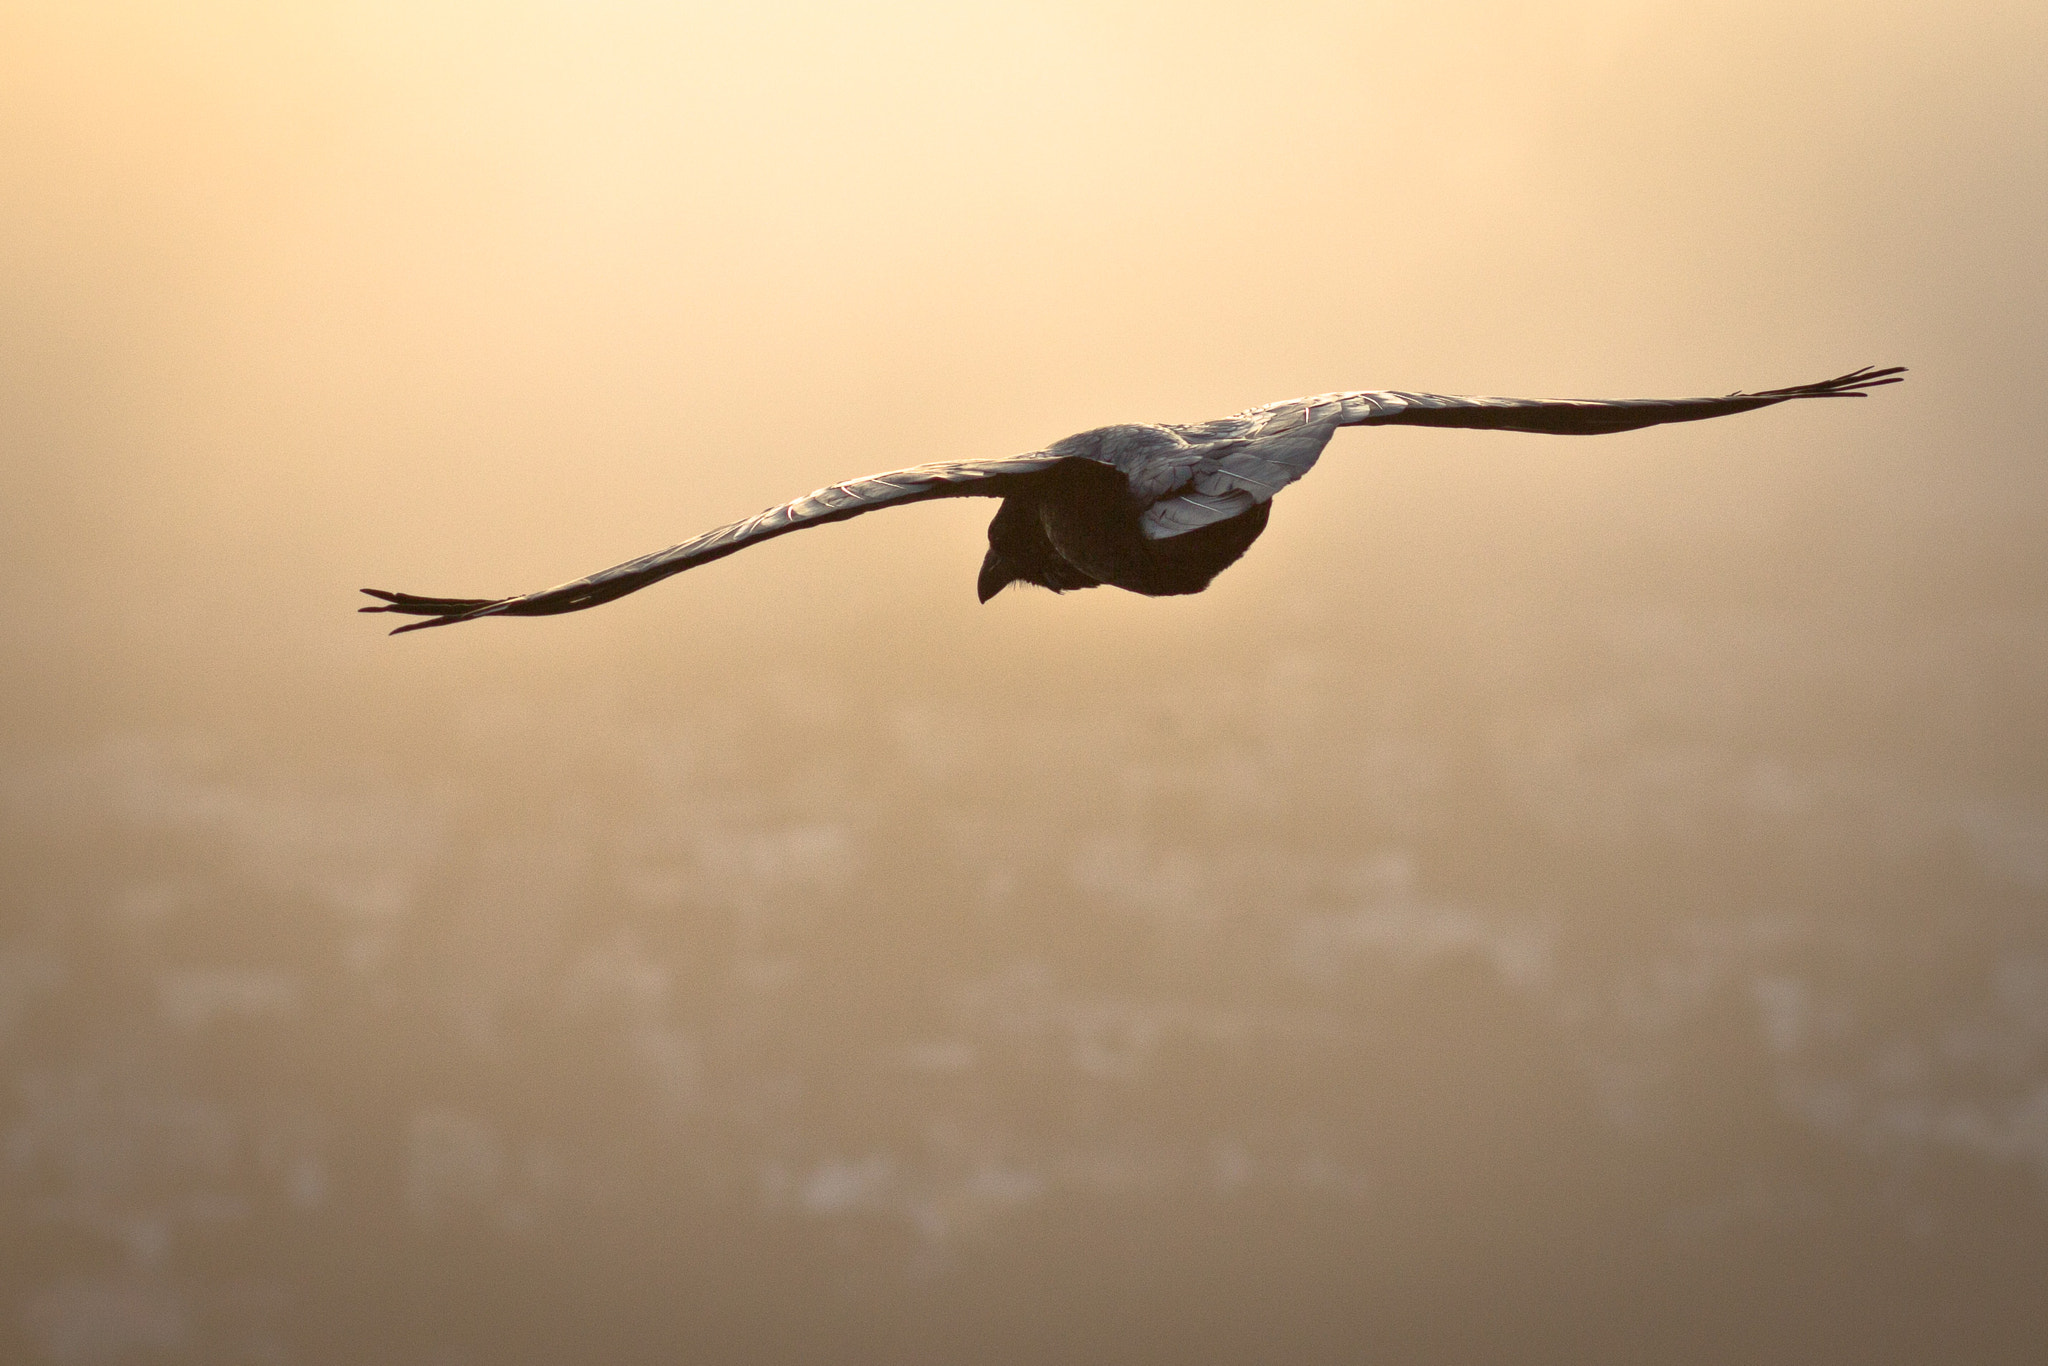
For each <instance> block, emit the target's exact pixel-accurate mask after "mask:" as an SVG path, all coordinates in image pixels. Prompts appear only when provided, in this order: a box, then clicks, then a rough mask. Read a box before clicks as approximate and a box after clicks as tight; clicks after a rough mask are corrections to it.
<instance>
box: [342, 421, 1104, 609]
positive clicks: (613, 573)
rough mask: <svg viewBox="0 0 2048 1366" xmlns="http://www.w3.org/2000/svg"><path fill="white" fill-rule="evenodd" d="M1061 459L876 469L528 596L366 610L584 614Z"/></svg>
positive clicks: (986, 487)
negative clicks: (771, 543) (756, 551)
mask: <svg viewBox="0 0 2048 1366" xmlns="http://www.w3.org/2000/svg"><path fill="white" fill-rule="evenodd" d="M1062 458H1063V457H1061V456H1057V455H1052V454H1049V453H1047V452H1044V451H1034V452H1032V453H1031V454H1029V455H1016V456H1010V457H1008V458H1006V459H1001V460H967V461H959V462H953V463H946V464H936V465H915V466H912V467H911V468H909V469H907V470H892V471H890V472H889V473H887V474H871V475H869V476H868V477H866V478H865V479H851V480H848V481H847V482H846V483H843V484H833V485H831V486H830V487H828V488H822V489H819V490H817V491H816V492H814V493H807V494H805V495H804V496H803V497H801V498H799V499H797V500H796V501H794V502H790V503H784V504H783V505H782V506H781V507H776V508H769V509H768V510H767V511H766V512H763V513H760V514H759V515H757V516H754V517H749V518H747V519H746V520H745V521H743V522H734V523H732V524H731V525H729V526H722V527H719V528H718V529H717V530H715V531H707V532H705V533H704V534H703V535H701V536H697V537H694V538H692V539H690V540H687V541H684V542H683V543H682V544H681V545H674V546H670V547H669V548H668V549H667V550H658V551H656V552H655V553H653V554H652V555H642V556H641V557H640V558H639V559H637V560H628V561H626V562H625V563H624V564H620V565H614V566H612V567H611V568H610V569H606V570H601V571H600V572H598V573H595V574H592V575H590V576H589V577H588V578H582V579H577V580H575V581H574V582H573V583H565V584H561V585H559V586H558V587H554V588H549V589H545V590H543V591H541V592H538V593H527V594H524V595H523V596H520V597H515V598H427V597H420V596H418V595H417V594H413V593H390V592H386V591H385V590H383V589H381V588H365V589H364V590H363V591H364V592H365V593H368V594H369V595H370V596H371V597H373V598H377V599H380V601H379V602H378V604H377V605H376V606H374V607H364V608H361V609H360V610H361V611H365V612H399V613H403V614H405V615H407V616H415V617H428V618H431V620H428V621H415V622H412V623H411V624H409V625H406V626H401V627H399V628H398V629H397V630H395V631H393V632H392V634H393V635H400V634H403V633H404V632H406V631H418V630H423V629H425V628H426V627H429V626H452V625H454V624H455V623H456V622H458V621H474V620H476V619H477V618H478V617H495V616H508V617H540V616H552V615H554V614H555V613H558V612H580V611H582V610H583V609H584V608H586V607H596V606H597V605H599V604H600V603H606V602H610V601H611V600H612V599H613V598H622V597H624V596H625V595H626V594H628V593H634V592H638V591H639V590H640V589H642V588H645V587H647V586H648V585H649V584H652V583H659V582H660V581H661V580H663V579H665V578H668V577H669V576H670V575H672V574H680V573H682V572H683V571H684V570H685V569H694V568H696V567H697V566H698V565H700V564H708V563H709V562H711V561H712V560H717V559H723V558H724V557H725V556H727V555H730V554H732V553H733V552H734V551H736V550H744V549H745V548H746V547H748V546H750V545H753V544H755V543H756V542H759V541H765V540H769V539H771V538H773V537H776V536H783V535H787V534H788V533H789V532H792V531H801V530H803V529H804V528H805V527H812V526H820V525H823V524H824V523H826V522H840V521H844V520H846V519H847V518H848V517H858V516H860V515H861V514H862V513H864V512H873V511H875V510H876V509H878V508H885V507H895V506H897V505H898V504H901V503H919V502H924V501H926V500H929V499H933V498H974V497H982V498H1000V497H1002V496H1004V495H1005V494H1007V493H1009V492H1010V491H1011V490H1012V489H1014V488H1015V487H1016V486H1017V481H1018V480H1020V479H1024V478H1028V477H1029V476H1031V475H1034V474H1038V473H1040V472H1041V471H1044V470H1047V469H1050V468H1052V466H1054V465H1057V464H1058V463H1059V462H1060V460H1061V459H1062Z"/></svg>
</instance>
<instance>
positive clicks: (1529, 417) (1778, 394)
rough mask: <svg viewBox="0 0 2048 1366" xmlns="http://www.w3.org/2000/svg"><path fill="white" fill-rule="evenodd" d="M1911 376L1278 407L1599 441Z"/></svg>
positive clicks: (1371, 396) (1853, 394)
mask: <svg viewBox="0 0 2048 1366" xmlns="http://www.w3.org/2000/svg"><path fill="white" fill-rule="evenodd" d="M1905 371H1906V367H1905V366H1903V365H1893V366H1887V367H1885V368H1884V369H1876V368H1873V367H1869V366H1866V367H1864V368H1863V369H1861V370H1856V371H1853V372H1851V373H1850V374H1846V375H1839V376H1837V377H1835V378H1834V379H1828V380H1822V381H1820V382H1819V383H1817V384H1797V385H1793V386H1792V387H1790V388H1786V389H1765V390H1763V391H1761V392H1759V393H1754V394H1748V393H1733V394H1727V395H1724V396H1722V397H1720V398H1627V399H1557V398H1464V397H1459V396H1456V395H1451V394H1411V393H1405V392H1402V391H1399V390H1381V391H1377V392H1357V393H1349V394H1329V395H1324V396H1323V399H1322V400H1302V399H1296V400H1295V401H1294V403H1293V404H1291V405H1276V407H1277V408H1278V412H1279V414H1280V415H1281V416H1282V419H1283V420H1284V418H1285V415H1286V414H1287V413H1288V412H1289V410H1290V409H1293V410H1299V409H1301V408H1303V407H1304V405H1308V406H1310V407H1313V406H1315V405H1316V404H1317V403H1319V402H1335V403H1336V404H1337V406H1338V407H1339V408H1340V410H1341V416H1339V417H1338V418H1337V425H1339V426H1344V427H1353V426H1363V427H1372V426H1382V425H1390V424H1405V425H1408V426H1417V427H1472V428H1483V429H1488V430H1493V431H1510V432H1548V433H1551V434H1553V435H1563V436H1594V435H1599V434H1601V433H1605V432H1626V431H1633V430H1635V429H1636V428H1639V427H1654V426H1658V425H1660V424H1662V423H1667V422H1698V421H1701V420H1702V419H1705V418H1710V417H1725V416H1727V415H1729V414H1730V413H1746V412H1750V411H1752V410H1753V409H1757V408H1768V407H1770V406H1771V405H1772V404H1774V403H1784V402H1786V401H1787V400H1789V399H1795V398H1861V397H1863V396H1864V394H1865V393H1867V392H1868V391H1869V390H1871V389H1875V388H1878V387H1880V386H1882V385H1886V384H1897V383H1899V381H1900V379H1901V378H1902V377H1903V376H1904V375H1905Z"/></svg>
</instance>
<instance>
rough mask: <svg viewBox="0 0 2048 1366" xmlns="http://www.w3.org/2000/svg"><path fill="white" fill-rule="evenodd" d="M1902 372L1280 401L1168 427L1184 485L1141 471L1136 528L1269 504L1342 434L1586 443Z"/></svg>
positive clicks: (1871, 383) (1856, 391)
mask: <svg viewBox="0 0 2048 1366" xmlns="http://www.w3.org/2000/svg"><path fill="white" fill-rule="evenodd" d="M1905 372H1906V367H1904V366H1903V365H1893V366H1888V367H1886V368H1884V369H1881V370H1879V369H1872V368H1869V367H1866V368H1864V369H1861V370H1858V371H1856V372H1854V373H1853V374H1847V375H1842V376H1840V377H1838V378H1836V379H1829V380H1822V381H1821V382H1820V383H1818V384H1800V385H1794V386H1793V387H1792V388H1789V389H1766V390H1764V391H1763V392H1761V393H1755V394H1742V393H1736V394H1729V395H1727V396H1726V397H1725V398H1632V399H1566V398H1463V397H1459V396H1457V395H1453V394H1411V393H1405V392H1402V391H1400V390H1396V389H1381V390H1353V391H1351V392H1348V393H1338V394H1316V395H1314V396H1312V397H1309V398H1292V399H1285V400H1282V401H1281V402H1279V403H1268V404H1266V405H1265V406H1263V407H1259V408H1252V409H1249V410H1247V411H1245V412H1242V413H1237V414H1235V415H1233V416H1231V417H1226V418H1219V419H1217V420H1216V421H1214V422H1201V423H1193V424H1188V425H1185V426H1174V427H1169V428H1166V429H1164V430H1166V431H1170V432H1172V433H1174V434H1175V436H1176V437H1177V438H1178V439H1179V440H1180V441H1181V442H1182V443H1183V444H1184V446H1185V447H1186V449H1184V450H1180V451H1168V452H1164V453H1162V454H1159V455H1157V456H1153V457H1151V459H1152V463H1153V464H1156V465H1157V466H1158V467H1159V470H1160V471H1171V472H1174V473H1177V474H1179V475H1180V479H1179V482H1177V483H1174V484H1172V485H1171V486H1170V487H1168V486H1165V485H1164V483H1163V481H1162V480H1160V479H1159V478H1158V477H1157V475H1156V473H1155V472H1153V471H1149V470H1148V471H1146V472H1145V474H1146V477H1147V478H1150V479H1151V481H1152V482H1155V483H1161V484H1162V487H1161V492H1160V493H1159V495H1158V497H1157V499H1156V501H1153V502H1151V503H1150V504H1149V505H1148V506H1147V507H1146V509H1145V512H1144V514H1143V517H1142V519H1141V525H1142V527H1143V528H1144V532H1145V535H1147V536H1148V537H1151V538H1154V539H1161V538H1164V537H1169V536H1179V535H1182V534H1184V533H1186V532H1189V531H1193V530H1195V529H1197V528H1199V527H1204V526H1208V525H1210V524H1211V523H1214V522H1218V521H1222V520H1224V519H1226V518H1229V517H1234V516H1236V515H1238V514H1239V513H1242V512H1243V511H1245V510H1246V509H1247V508H1249V507H1250V506H1251V505H1252V504H1254V503H1262V502H1265V501H1266V500H1267V499H1269V498H1271V497H1272V496H1273V495H1274V494H1276V493H1278V492H1279V491H1280V490H1281V489H1282V488H1285V487H1286V486H1287V485H1288V484H1291V483H1293V482H1294V481H1295V480H1297V479H1299V478H1301V477H1302V476H1303V475H1305V474H1307V473H1308V472H1309V470H1310V469H1312V468H1313V467H1314V466H1315V463H1316V459H1317V457H1319V456H1320V455H1321V454H1322V452H1323V447H1324V446H1325V445H1326V444H1328V442H1329V440H1330V437H1331V436H1332V435H1333V434H1334V433H1335V431H1336V429H1337V428H1339V427H1373V426H1388V425H1392V424H1395V423H1405V424H1407V425H1409V426H1416V427H1479V428H1491V429H1494V430H1497V431H1511V432H1550V433H1553V434H1557V435H1577V436H1592V435H1597V434H1599V433H1602V432H1626V431H1631V430H1633V429H1635V428H1637V427H1654V426H1656V425H1658V424H1659V423H1664V422H1697V421H1699V420H1700V419H1702V418H1709V417H1723V416H1726V415H1727V414H1729V413H1746V412H1748V411H1749V410H1751V409H1752V408H1768V407H1770V406H1771V405H1772V404H1773V403H1783V402H1785V401H1786V400H1787V399H1794V398H1861V397H1862V396H1863V394H1864V392H1865V391H1866V390H1870V389H1874V388H1877V387H1878V386H1880V385H1885V384H1897V383H1898V382H1899V377H1900V376H1901V375H1903V374H1905ZM1126 473H1128V474H1130V475H1131V476H1132V486H1133V488H1137V487H1139V484H1140V474H1139V472H1138V471H1136V470H1134V469H1127V470H1126Z"/></svg>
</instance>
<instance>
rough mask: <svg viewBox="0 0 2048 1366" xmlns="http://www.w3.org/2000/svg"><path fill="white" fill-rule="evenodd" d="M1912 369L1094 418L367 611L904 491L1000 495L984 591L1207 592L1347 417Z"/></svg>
mask: <svg viewBox="0 0 2048 1366" xmlns="http://www.w3.org/2000/svg"><path fill="white" fill-rule="evenodd" d="M1903 370H1904V367H1902V366H1893V367H1891V368H1889V369H1883V370H1874V369H1865V370H1858V371H1856V372H1855V373H1853V374H1848V375H1843V376H1841V377H1840V378H1838V379H1832V380H1825V381H1822V382H1821V383H1819V384H1803V385H1798V386H1795V387H1793V388H1789V389H1771V390H1765V391H1764V392H1761V393H1755V394H1745V393H1736V394H1730V395H1728V396H1726V397H1724V398H1689V399H1622V400H1580V399H1513V398H1459V397H1452V396H1448V395H1442V394H1411V393H1404V392H1398V391H1392V390H1381V391H1365V390H1358V391H1352V392H1348V393H1338V394H1322V395H1318V396H1316V397H1313V398H1302V399H1290V400H1287V401H1286V402H1283V403H1271V404H1267V405H1266V406H1265V407H1262V408H1253V409H1249V410H1247V411H1245V412H1242V413H1238V414H1235V415H1233V416H1231V417H1226V418H1219V419H1217V420H1215V421H1213V422H1201V423H1190V424H1186V425H1167V424H1159V425H1151V424H1126V425H1121V426H1114V427H1099V428H1096V429H1095V430H1093V431H1087V432H1081V433H1078V434H1076V435H1074V436H1070V437H1068V438H1066V439H1065V440H1063V441H1058V442H1055V443H1053V444H1052V445H1051V446H1048V447H1046V448H1045V449H1044V450H1041V451H1032V452H1030V453H1028V454H1025V455H1018V456H1011V457H1009V458H1007V459H998V460H981V461H966V462H959V463H948V464H936V465H918V466H914V467H912V468H910V469H905V470H896V471H893V472H891V473H888V474H878V475H872V476H870V477H868V478H865V479H855V480H851V481H849V482H847V483H844V484H834V485H832V486H831V487H829V488H823V489H819V490H818V491H817V492H815V493H811V494H808V495H806V496H805V497H803V498H799V499H797V500H796V501H795V502H792V503H786V504H784V505H783V506H781V507H778V508H771V509H769V510H768V511H766V512H763V513H761V514H760V515H759V516H756V517H751V518H749V519H747V520H746V521H743V522H735V523H733V524H732V525H730V526H724V527H720V528H718V529H717V530H716V531H710V532H706V533H705V534H704V535H702V536H698V537H696V538H694V539H692V540H688V541H685V542H683V543H682V544H680V545H676V546H672V547H670V548H669V549H667V550H663V551H659V552H657V553H655V554H652V555H646V556H643V557H641V558H640V559H637V560H629V561H627V562H626V563H625V564H621V565H617V566H614V567H613V568H611V569H607V570H604V571H602V572H601V573H597V574H593V575H591V576H590V577H588V578H584V579H578V580H576V581H574V582H573V583H565V584H562V585H561V586H559V587H556V588H550V589H547V590H545V591H543V592H539V593H529V594H526V595H524V596H521V597H513V598H428V597H419V596H416V595H413V594H410V593H390V592H385V591H384V590H382V589H374V588H366V589H364V590H363V591H364V592H366V593H368V594H370V596H372V597H374V598H377V599H379V602H378V604H377V605H376V606H373V607H365V608H363V609H362V610H363V611H365V612H399V613H404V614H406V615H410V616H421V617H426V618H428V620H425V621H417V622H413V623H411V624H410V625H407V626H401V627H399V628H398V629H399V630H400V631H416V630H420V629H421V628H423V627H427V626H446V625H451V624H453V623H455V622H458V621H471V620H474V619H476V618H479V617H488V616H548V615H553V614H555V613H559V612H574V611H580V610H582V609H583V608H586V607H595V606H597V605H598V604H599V603H604V602H610V601H611V600H612V599H613V598H617V597H623V596H624V595H625V594H627V593H631V592H634V591H636V590H638V589H641V588H645V587H646V586H648V585H649V584H652V583H657V582H659V581H660V580H662V579H665V578H668V577H669V576H671V575H673V574H679V573H681V572H682V571H684V570H686V569H691V568H694V567H696V566H697V565H700V564H705V563H708V562H709V561H711V560H715V559H721V558H723V557H724V556H727V555H730V554H732V553H733V552H734V551H737V550H741V549H744V548H745V547H747V546H749V545H752V544H754V543H755V542H757V541H762V540H767V539H769V538H771V537H775V536H780V535H784V534H786V533H787V532H791V531H797V530H801V529H802V528H804V527H807V526H815V525H818V524H820V523H824V522H836V521H843V520H845V519H846V518H848V517H856V516H859V515H860V514H862V513H864V512H871V511H874V510H876V509H878V508H883V507H892V506H894V505H896V504H898V503H913V502H923V501H926V500H929V499H934V498H963V497H987V498H1000V499H1002V500H1003V501H1002V506H1001V507H1000V508H999V509H997V512H996V515H995V520H994V521H992V522H991V523H990V524H989V529H988V537H989V550H988V555H987V557H986V558H985V559H984V560H983V562H982V568H981V575H980V578H979V580H978V582H977V591H978V592H979V594H980V596H981V599H982V601H984V602H986V601H987V600H988V599H989V598H991V597H993V596H995V594H996V593H998V592H1000V591H1001V590H1002V589H1003V588H1004V587H1006V586H1008V585H1009V584H1012V583H1033V584H1038V585H1040V586H1041V587H1045V588H1050V589H1052V590H1053V591H1055V592H1064V591H1066V590H1068V589H1073V588H1093V587H1096V586H1097V585H1100V584H1111V585H1114V586H1115V587H1118V588H1124V589H1128V590H1130V591H1131V592H1133V593H1143V594H1145V595H1147V596H1150V597H1168V596H1173V595H1177V594H1184V593H1199V592H1201V591H1202V590H1203V589H1204V588H1207V587H1208V586H1209V583H1210V581H1211V580H1213V579H1214V578H1215V577H1216V575H1218V574H1219V573H1221V572H1222V571H1223V570H1225V569H1227V568H1228V567H1229V566H1230V565H1232V564H1234V563H1235V562H1236V561H1237V559H1238V558H1239V557H1240V556H1242V555H1243V554H1244V552H1245V551H1246V550H1247V549H1248V548H1249V547H1250V546H1251V543H1252V542H1253V541H1255V540H1257V539H1258V537H1259V533H1260V532H1262V531H1264V530H1265V528H1266V522H1267V518H1268V517H1269V516H1270V515H1271V511H1272V498H1273V495H1274V494H1276V493H1278V492H1279V491H1280V490H1281V489H1283V488H1285V487H1286V486H1287V485H1288V484H1291V483H1293V482H1294V481H1295V480H1297V479H1299V478H1301V477H1302V476H1303V475H1304V474H1306V473H1308V471H1309V470H1310V468H1312V467H1313V466H1314V465H1315V463H1316V459H1317V457H1318V456H1320V455H1321V454H1322V452H1323V448H1324V447H1325V446H1327V445H1328V444H1329V441H1330V438H1331V437H1332V436H1333V435H1335V433H1336V431H1337V429H1338V428H1339V427H1354V426H1383V425H1390V424H1406V425H1410V426H1430V427H1476V428H1490V429H1495V430H1506V431H1524V432H1548V433H1552V434H1559V435H1594V434H1598V433H1603V432H1621V431H1629V430H1632V429H1634V428H1637V427H1649V426H1655V425H1658V424H1660V423H1667V422H1693V421H1698V420H1700V419H1702V418H1709V417H1721V416H1725V415H1727V414H1730V413H1740V412H1747V411H1749V410H1751V409H1753V408H1763V407H1768V406H1770V405H1771V404H1774V403H1783V402H1785V401H1786V400H1788V399H1795V398H1854V397H1861V396H1862V394H1863V393H1864V391H1865V390H1867V389H1870V388H1874V387H1876V386H1878V385H1884V384H1896V383H1897V382H1898V380H1899V376H1900V375H1901V374H1902V373H1903Z"/></svg>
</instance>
